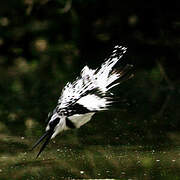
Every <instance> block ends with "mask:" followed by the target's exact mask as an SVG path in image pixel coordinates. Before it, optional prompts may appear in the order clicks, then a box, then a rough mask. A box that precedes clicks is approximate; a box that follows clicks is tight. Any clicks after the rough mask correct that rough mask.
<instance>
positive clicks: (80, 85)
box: [58, 46, 132, 113]
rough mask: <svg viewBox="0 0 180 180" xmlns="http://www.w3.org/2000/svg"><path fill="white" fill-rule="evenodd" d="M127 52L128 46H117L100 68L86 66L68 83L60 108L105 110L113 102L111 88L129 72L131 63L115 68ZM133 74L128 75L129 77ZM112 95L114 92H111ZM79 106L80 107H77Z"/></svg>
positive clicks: (60, 99) (90, 110)
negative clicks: (119, 68) (118, 68)
mask: <svg viewBox="0 0 180 180" xmlns="http://www.w3.org/2000/svg"><path fill="white" fill-rule="evenodd" d="M125 52H126V48H125V47H122V46H115V47H114V50H113V52H112V54H111V55H110V57H109V58H108V59H106V60H105V62H104V63H103V64H102V65H101V67H100V68H97V69H94V70H93V69H90V68H89V67H88V66H85V67H84V68H83V69H82V71H81V74H80V77H78V78H77V79H76V80H75V81H74V82H72V83H67V84H66V86H65V87H64V89H63V90H62V94H61V96H60V98H59V100H58V109H59V110H61V109H69V110H70V111H71V112H72V111H74V113H76V111H78V110H77V109H80V110H79V111H81V112H85V111H86V113H87V112H88V111H89V112H92V111H99V110H105V109H107V108H108V106H109V105H110V104H111V103H112V101H113V99H112V97H110V96H109V95H110V92H109V90H110V89H111V88H112V87H114V86H116V85H118V84H119V83H121V80H120V81H119V82H117V80H118V79H121V78H122V77H124V76H127V74H129V73H128V72H129V70H130V69H131V68H132V66H131V65H125V66H124V67H123V68H122V69H121V70H119V71H117V70H113V67H114V65H115V64H116V63H117V62H118V61H119V60H120V59H121V57H122V56H123V54H124V53H125ZM130 75H131V74H129V75H128V77H129V76H130ZM111 95H112V93H111ZM77 107H78V108H77Z"/></svg>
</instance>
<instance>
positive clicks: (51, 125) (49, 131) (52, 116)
mask: <svg viewBox="0 0 180 180" xmlns="http://www.w3.org/2000/svg"><path fill="white" fill-rule="evenodd" d="M47 121H48V124H47V127H46V132H45V133H44V134H43V135H42V136H41V137H40V138H39V140H38V141H37V142H36V143H35V144H34V146H33V147H32V150H33V149H34V148H35V147H36V146H38V145H39V144H40V142H42V141H43V139H45V138H46V140H45V142H44V144H43V145H42V147H41V149H40V151H39V153H38V154H37V157H38V156H39V155H40V154H41V152H42V151H43V150H44V148H45V147H46V145H47V144H48V143H49V141H50V139H53V138H54V137H55V136H56V135H57V134H59V133H60V132H61V131H62V130H63V126H64V121H63V117H62V116H59V115H58V113H57V112H53V113H49V114H48V118H47Z"/></svg>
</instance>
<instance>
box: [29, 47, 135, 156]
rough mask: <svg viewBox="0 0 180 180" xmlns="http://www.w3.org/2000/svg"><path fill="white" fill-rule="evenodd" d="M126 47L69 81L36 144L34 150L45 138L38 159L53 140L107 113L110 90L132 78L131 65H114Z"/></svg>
mask: <svg viewBox="0 0 180 180" xmlns="http://www.w3.org/2000/svg"><path fill="white" fill-rule="evenodd" d="M126 50H127V48H126V47H123V46H118V45H117V46H115V47H114V49H113V51H112V53H111V54H110V55H109V57H108V58H107V59H105V61H104V62H103V63H102V65H101V66H100V67H99V68H96V69H90V68H89V67H88V66H85V67H84V68H83V69H82V70H81V73H80V76H79V77H77V78H76V79H75V81H74V82H72V83H70V82H68V83H67V84H66V85H65V87H64V88H63V90H62V93H61V96H60V98H59V99H58V103H57V106H56V108H55V109H54V110H53V111H52V112H51V113H49V114H48V123H47V127H46V130H45V134H44V135H43V136H42V137H41V138H40V139H39V140H38V141H37V142H36V143H35V144H34V146H33V147H32V149H34V148H35V147H36V146H37V145H38V144H39V143H40V142H41V141H42V140H43V139H45V138H46V140H45V142H44V144H43V145H42V147H41V148H40V151H39V153H38V154H37V157H38V156H39V155H40V154H41V152H42V151H43V150H44V148H45V147H46V145H47V144H48V142H49V141H50V139H53V138H54V137H55V136H56V135H58V134H59V133H60V132H62V131H64V130H68V129H74V128H80V127H81V126H82V125H84V124H85V123H87V122H88V121H90V119H91V118H92V116H93V115H94V114H95V113H96V112H98V111H102V110H108V109H109V107H110V106H112V104H113V102H114V101H115V99H116V98H115V96H114V94H113V93H112V92H110V90H111V89H112V88H113V87H115V86H117V85H119V84H120V83H121V82H123V81H124V80H127V79H129V78H130V77H132V76H133V73H132V67H133V66H132V65H130V64H126V65H123V66H122V67H121V68H120V69H115V68H114V66H115V65H116V63H117V62H118V61H119V60H120V59H121V58H122V56H123V55H124V54H125V53H126Z"/></svg>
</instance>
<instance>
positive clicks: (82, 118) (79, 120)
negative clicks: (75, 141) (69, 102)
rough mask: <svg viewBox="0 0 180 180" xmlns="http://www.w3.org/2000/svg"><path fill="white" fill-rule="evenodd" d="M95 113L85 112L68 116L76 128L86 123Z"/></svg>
mask: <svg viewBox="0 0 180 180" xmlns="http://www.w3.org/2000/svg"><path fill="white" fill-rule="evenodd" d="M94 114H95V113H94V112H93V113H86V114H76V115H73V116H70V117H69V120H70V121H72V122H73V123H74V124H75V126H76V127H77V128H80V127H81V126H82V125H84V124H86V123H87V122H88V121H90V120H91V117H92V116H93V115H94Z"/></svg>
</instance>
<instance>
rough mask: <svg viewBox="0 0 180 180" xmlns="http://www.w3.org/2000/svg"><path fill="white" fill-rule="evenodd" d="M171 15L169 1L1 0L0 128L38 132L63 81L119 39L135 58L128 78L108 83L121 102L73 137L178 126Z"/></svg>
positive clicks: (175, 28)
mask: <svg viewBox="0 0 180 180" xmlns="http://www.w3.org/2000/svg"><path fill="white" fill-rule="evenodd" d="M178 16H179V9H178V6H177V5H176V4H175V3H169V2H163V3H161V2H160V1H159V2H157V1H149V2H145V1H142V0H141V1H138V2H137V1H134V2H132V1H119V0H114V1H110V0H103V1H102V0H99V1H97V0H86V1H85V0H13V1H12V0H6V1H2V2H1V6H0V94H1V96H0V119H1V123H0V126H1V128H0V131H2V132H4V131H5V130H4V129H6V131H7V132H9V133H12V134H16V135H17V134H24V133H25V134H26V133H27V132H29V133H36V132H37V134H38V132H39V131H41V130H42V128H44V126H45V119H46V115H47V113H48V112H49V111H50V110H52V109H53V108H54V107H55V106H56V102H57V99H58V97H59V95H60V92H61V89H62V88H63V86H64V85H65V83H66V82H67V81H72V80H73V79H74V78H75V77H76V76H77V75H78V74H79V72H80V70H81V68H82V67H83V66H84V65H86V64H87V65H89V66H90V67H92V68H94V67H96V66H98V65H99V64H100V63H101V62H102V61H103V59H104V58H105V57H106V56H107V54H108V53H109V52H110V51H111V50H112V47H113V46H114V45H116V44H121V45H124V46H126V47H128V52H127V54H126V56H125V57H124V60H123V61H124V62H127V63H130V64H134V65H135V77H134V78H133V79H131V80H129V81H128V82H125V83H124V84H122V85H121V86H120V87H119V88H117V89H116V91H117V93H118V95H119V97H120V98H121V99H122V107H121V108H117V109H116V110H114V111H113V112H105V113H104V114H103V113H99V114H97V115H96V116H94V119H93V120H92V122H91V123H88V124H87V125H86V126H85V127H84V128H81V129H80V130H79V133H78V136H79V137H81V136H82V135H84V134H86V135H87V136H90V137H91V136H92V138H93V136H94V134H96V137H98V136H100V138H99V139H97V143H98V142H99V143H103V142H104V143H112V144H120V143H126V144H127V142H129V143H134V142H137V141H139V142H144V141H145V140H149V141H150V142H151V141H154V140H156V141H157V142H158V141H159V138H160V137H163V138H162V139H161V141H167V138H164V137H167V135H168V133H169V132H176V131H178V130H180V121H179V118H180V112H179V98H180V90H179V88H180V87H179V80H180V79H179V77H180V71H179V63H180V62H179V57H180V51H179V48H180V36H178V35H179V28H180V20H179V19H178ZM123 102H124V105H123ZM128 104H129V105H128ZM112 117H113V118H112ZM15 126H16V128H15ZM17 127H18V128H19V131H18V130H17V129H18V128H17ZM33 127H38V130H37V131H35V130H34V129H32V128H33ZM29 129H32V130H31V131H30V130H29ZM40 129H41V130H40ZM103 137H108V138H106V139H104V138H103ZM111 137H112V138H111ZM114 137H116V138H115V140H114ZM95 139H96V138H94V141H93V142H94V143H96V140H95ZM81 140H82V141H83V142H84V143H88V140H87V139H86V137H84V139H81ZM169 140H171V139H170V138H169ZM146 142H147V141H146ZM89 143H92V142H89ZM144 163H145V164H147V165H148V163H149V161H147V162H144Z"/></svg>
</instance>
